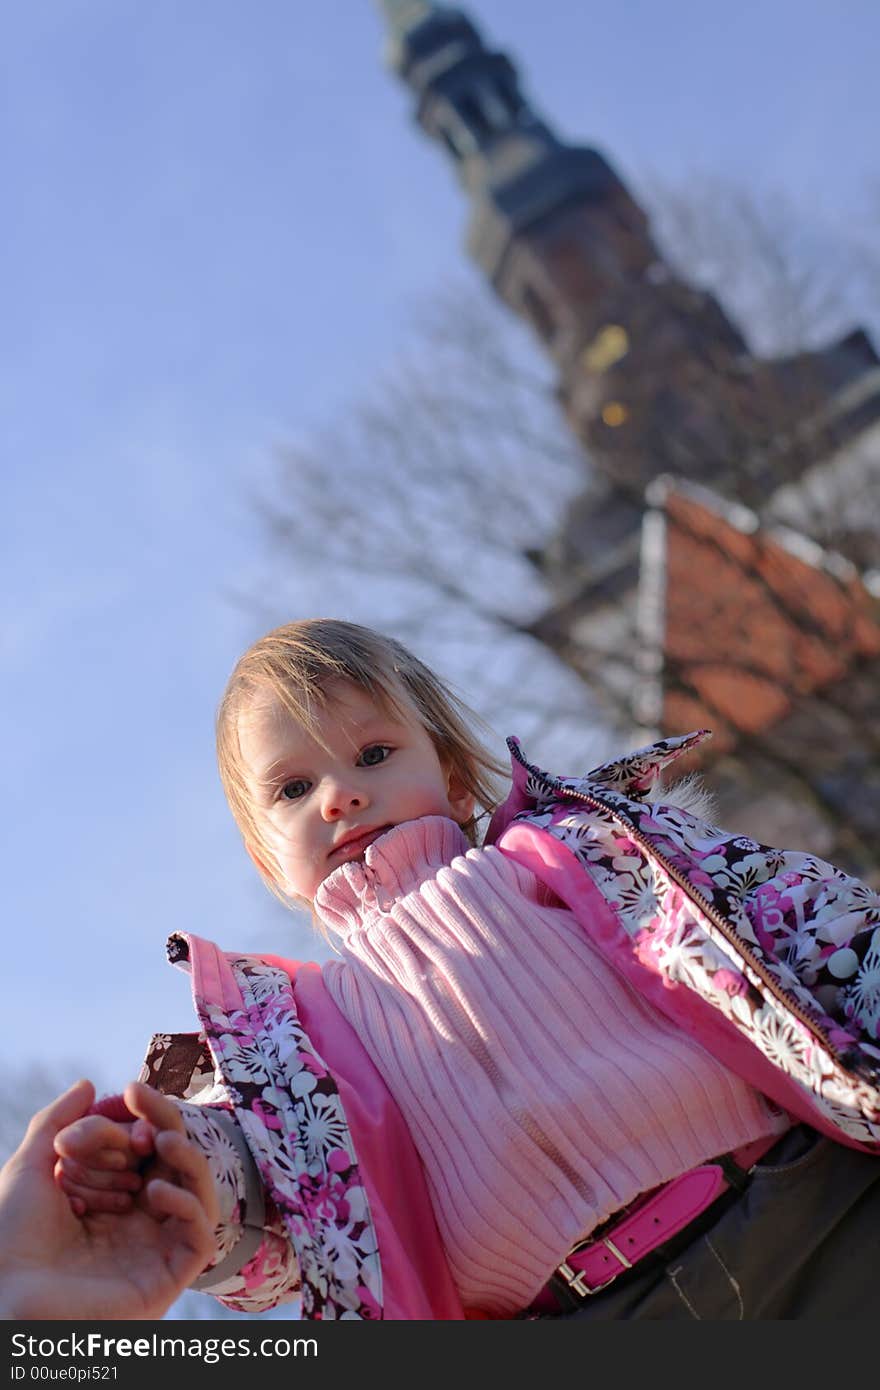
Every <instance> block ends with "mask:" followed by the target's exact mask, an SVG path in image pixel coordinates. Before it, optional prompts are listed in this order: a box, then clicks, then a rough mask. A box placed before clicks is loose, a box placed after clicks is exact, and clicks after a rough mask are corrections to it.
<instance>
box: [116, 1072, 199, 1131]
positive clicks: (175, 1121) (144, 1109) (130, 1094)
mask: <svg viewBox="0 0 880 1390" xmlns="http://www.w3.org/2000/svg"><path fill="white" fill-rule="evenodd" d="M124 1095H125V1103H126V1105H127V1106H128V1108H129V1110H130V1111H131V1112H132V1114H134V1115H139V1116H140V1118H141V1120H142V1121H144V1120H145V1121H147V1122H148V1123H149V1124H150V1125H151V1126H152V1127H153V1129H154V1131H155V1130H158V1129H165V1130H176V1131H177V1132H178V1134H184V1133H185V1127H184V1123H183V1117H182V1115H181V1113H180V1111H179V1109H178V1107H177V1105H176V1104H175V1103H174V1101H173V1100H170V1099H169V1097H168V1096H163V1095H162V1094H161V1092H160V1091H156V1090H154V1088H153V1087H152V1086H145V1085H144V1084H143V1082H141V1081H130V1082H129V1084H128V1085H127V1086H126V1088H125V1092H124Z"/></svg>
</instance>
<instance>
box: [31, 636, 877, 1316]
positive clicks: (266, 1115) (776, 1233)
mask: <svg viewBox="0 0 880 1390" xmlns="http://www.w3.org/2000/svg"><path fill="white" fill-rule="evenodd" d="M703 737H705V735H703V734H693V735H689V736H687V737H684V738H678V739H671V740H666V741H664V742H661V743H658V744H656V745H654V746H653V747H652V748H649V749H647V750H644V751H642V752H640V753H637V754H634V755H632V756H631V757H629V758H625V759H622V760H621V761H619V762H615V763H611V764H606V765H604V766H602V767H600V768H597V769H595V770H594V771H593V772H592V773H591V774H590V775H589V776H588V777H587V778H585V779H584V780H583V781H574V780H567V779H559V778H553V777H550V776H548V775H546V774H544V773H542V772H540V771H539V770H538V769H536V768H534V767H532V766H531V765H530V764H528V763H527V762H526V761H525V760H524V759H523V757H522V755H521V753H520V751H519V748H518V746H517V744H516V742H515V741H514V740H510V750H511V755H512V767H513V785H512V788H511V790H510V793H509V795H508V797H507V800H506V801H505V802H504V804H503V805H501V806H499V807H497V809H495V811H494V814H493V815H492V818H491V822H490V824H489V827H488V831H487V833H486V836H485V842H484V844H483V845H482V847H478V846H477V835H476V829H475V827H476V824H477V815H476V812H477V808H478V807H483V808H489V807H491V806H492V805H493V804H494V802H495V800H496V797H495V793H494V788H493V779H494V777H495V775H496V773H497V771H498V769H497V768H496V766H495V764H494V763H493V760H492V758H491V757H490V756H489V754H488V753H487V752H486V751H485V750H484V749H483V748H482V746H481V745H480V744H479V742H478V741H477V740H476V739H475V737H474V735H473V734H472V733H471V732H470V729H469V727H468V723H467V718H466V714H465V712H464V710H463V708H462V707H461V706H459V705H458V703H457V702H456V700H455V699H454V697H453V696H452V695H451V694H450V692H449V691H448V690H447V689H446V688H445V687H444V686H443V684H442V683H441V682H440V681H439V680H438V679H437V677H436V676H434V675H433V674H432V673H431V672H430V671H429V670H428V669H427V668H426V667H425V666H424V665H423V664H422V663H421V662H419V661H418V660H417V659H416V658H415V657H414V656H413V655H412V654H411V653H410V652H408V651H407V650H406V649H405V648H404V647H402V646H401V645H400V644H399V643H397V642H395V641H392V640H390V639H388V638H385V637H382V636H380V635H379V634H377V633H374V632H371V631H369V630H367V629H365V628H362V627H358V626H355V625H353V624H349V623H343V622H337V621H332V620H314V621H309V622H300V623H292V624H289V625H288V626H286V627H282V628H279V629H277V630H276V631H274V632H272V633H269V634H268V635H267V636H266V637H264V638H263V639H262V640H261V641H259V642H257V643H256V644H255V645H254V646H253V647H252V648H251V649H250V650H249V651H248V652H247V653H246V654H245V655H244V656H243V657H242V659H241V660H240V662H239V663H238V665H237V666H236V668H235V670H234V672H233V674H232V677H231V679H230V682H229V685H228V687H227V690H226V693H225V695H224V698H223V701H222V704H221V706H220V711H219V717H218V753H219V762H220V771H221V776H222V779H223V785H224V788H225V791H226V794H227V797H228V799H229V803H230V806H231V808H232V812H233V814H234V816H235V818H236V820H237V822H238V825H239V827H240V829H241V831H242V835H243V838H244V842H245V846H246V848H247V850H248V853H249V854H250V856H251V858H252V859H253V861H254V863H255V864H256V866H257V868H258V870H259V872H260V873H261V875H262V876H263V878H264V880H265V882H266V883H267V884H268V886H269V887H270V888H271V889H272V890H273V891H274V892H276V893H278V894H279V895H280V896H282V897H283V898H284V899H286V900H288V901H295V902H304V901H305V902H308V903H310V904H311V906H312V910H313V913H314V917H315V921H316V923H317V925H318V927H319V929H320V930H322V931H323V932H324V933H326V935H327V936H328V938H329V939H330V941H331V942H332V943H333V945H334V947H335V950H336V953H337V958H336V959H334V960H331V961H330V962H329V963H327V964H326V965H324V966H323V967H321V968H319V967H317V966H315V965H309V964H306V965H298V964H295V963H292V962H287V961H283V960H280V959H278V958H274V957H241V956H239V955H235V954H231V953H223V952H221V951H219V950H218V949H217V948H216V947H215V946H213V945H211V944H210V943H208V942H205V941H201V940H199V939H198V938H196V937H187V938H183V937H174V938H172V940H171V942H170V943H169V944H170V954H171V957H172V959H173V960H175V961H177V962H180V963H184V964H186V965H187V966H188V968H189V969H190V970H191V972H192V978H193V991H194V996H195V1002H196V1007H197V1009H198V1013H199V1017H200V1021H201V1024H202V1034H201V1035H199V1036H198V1037H188V1038H187V1039H181V1038H177V1039H170V1038H168V1037H160V1038H158V1039H154V1040H153V1046H152V1048H151V1051H150V1054H149V1057H148V1062H147V1067H146V1071H145V1073H143V1075H144V1077H145V1079H148V1080H150V1081H151V1083H152V1084H154V1085H156V1086H158V1087H159V1089H161V1090H164V1091H166V1092H169V1093H173V1094H175V1095H177V1096H179V1097H180V1098H181V1100H182V1109H183V1112H184V1118H185V1121H186V1123H187V1128H188V1131H189V1133H190V1135H191V1137H195V1138H197V1139H198V1140H199V1142H200V1143H201V1144H202V1145H203V1147H204V1148H206V1149H207V1150H208V1152H209V1153H210V1155H211V1157H212V1161H213V1164H214V1167H215V1171H216V1173H217V1181H218V1188H219V1191H220V1194H221V1204H222V1205H223V1210H224V1217H225V1219H224V1224H223V1226H222V1229H221V1231H220V1233H219V1234H220V1255H219V1257H218V1261H217V1263H216V1264H215V1266H214V1267H212V1268H211V1269H210V1270H209V1271H208V1272H207V1273H206V1274H205V1275H203V1276H202V1280H201V1281H200V1285H201V1287H206V1288H210V1289H211V1290H212V1291H214V1292H215V1293H217V1295H218V1296H219V1297H221V1298H223V1300H224V1301H226V1302H229V1303H230V1304H231V1305H232V1306H234V1307H239V1308H241V1307H248V1308H252V1309H253V1308H261V1307H268V1306H272V1305H273V1304H274V1303H276V1302H279V1301H280V1300H281V1299H283V1298H285V1297H288V1296H290V1294H291V1292H293V1291H295V1290H296V1289H298V1288H301V1289H302V1304H303V1313H304V1315H305V1316H311V1317H406V1318H412V1317H430V1318H456V1317H462V1316H484V1317H485V1316H489V1317H501V1318H511V1317H516V1316H521V1315H525V1316H560V1315H565V1314H570V1315H573V1316H578V1317H592V1318H599V1319H602V1318H612V1317H614V1318H617V1317H648V1318H661V1317H662V1318H666V1317H677V1316H679V1317H699V1318H705V1317H713V1318H716V1317H745V1318H768V1317H806V1316H821V1315H825V1316H833V1315H835V1314H842V1315H847V1316H858V1315H860V1314H863V1313H865V1312H867V1311H869V1309H870V1310H871V1311H873V1309H874V1307H875V1306H876V1304H877V1302H878V1297H877V1295H876V1294H875V1293H874V1291H873V1288H874V1281H873V1280H872V1279H871V1278H869V1277H866V1276H868V1274H869V1267H868V1264H867V1260H868V1252H869V1251H870V1254H871V1256H872V1257H873V1250H874V1244H875V1241H876V1236H877V1234H878V1233H880V1181H878V1179H880V1164H878V1163H877V1162H876V1161H875V1160H874V1158H873V1156H872V1153H873V1151H874V1150H875V1149H876V1148H877V1145H878V1142H880V1092H878V1087H877V1078H878V1073H877V1065H878V1061H880V1049H878V1047H877V1046H876V1045H875V1040H876V1038H877V1036H878V1015H880V985H878V983H877V981H878V977H880V931H878V930H877V928H878V927H880V898H878V896H877V895H876V894H875V893H873V892H872V891H871V890H870V889H868V888H867V887H866V886H865V885H864V884H861V883H859V882H858V881H856V880H855V879H852V878H850V877H848V876H847V875H845V874H843V873H842V872H840V871H839V870H836V869H834V868H832V867H831V866H829V865H827V864H824V863H822V862H821V861H819V860H816V859H814V858H812V857H811V856H809V855H805V854H797V853H790V852H787V851H778V850H772V849H767V848H765V847H763V846H760V845H758V844H757V843H755V842H754V841H752V840H750V839H747V838H745V837H742V836H731V835H728V834H726V833H725V832H723V831H721V830H718V829H716V828H715V827H713V826H711V825H709V824H707V823H706V822H705V821H702V820H700V819H698V818H696V817H695V816H694V815H692V814H690V813H689V812H688V811H687V810H685V809H682V808H680V807H677V806H675V805H674V804H673V803H674V800H675V798H674V797H671V796H669V795H666V796H665V797H664V796H662V795H660V794H659V792H658V791H657V784H658V778H659V775H660V773H661V772H662V771H663V769H664V768H665V767H666V766H667V765H668V764H669V763H671V762H672V761H673V760H674V759H675V758H676V757H678V756H679V755H680V754H681V753H683V752H685V751H686V750H688V749H690V748H692V747H694V746H695V745H696V744H697V743H698V742H699V741H700V740H701V739H702V738H703ZM196 1097H197V1103H193V1100H194V1098H196ZM114 1105H116V1103H114V1102H111V1103H110V1104H109V1105H105V1106H104V1113H103V1115H101V1114H99V1115H97V1116H94V1117H92V1118H91V1119H90V1120H88V1121H83V1122H80V1125H79V1126H75V1127H74V1128H73V1129H72V1130H69V1131H67V1132H66V1133H65V1135H63V1136H62V1137H61V1138H60V1140H59V1152H61V1154H62V1155H63V1160H62V1167H63V1168H64V1169H65V1175H64V1181H65V1183H66V1185H67V1187H68V1190H69V1191H70V1192H72V1193H74V1194H75V1195H77V1196H79V1197H80V1199H81V1200H82V1201H86V1202H89V1203H90V1204H92V1205H93V1206H94V1205H95V1204H98V1205H99V1204H100V1203H101V1202H102V1201H105V1202H108V1203H112V1202H120V1203H124V1202H126V1201H128V1200H130V1198H128V1197H126V1196H125V1195H120V1193H119V1192H118V1191H113V1190H109V1191H106V1192H105V1194H104V1195H103V1196H102V1195H101V1194H100V1193H96V1192H95V1191H94V1187H95V1186H96V1185H99V1184H100V1185H102V1186H104V1187H105V1188H110V1189H112V1188H113V1187H114V1185H115V1186H116V1187H119V1186H121V1185H122V1186H124V1185H128V1186H129V1187H132V1188H133V1187H134V1186H135V1185H136V1182H137V1179H135V1178H134V1177H133V1176H132V1174H131V1171H130V1169H131V1167H132V1166H134V1165H135V1163H136V1162H137V1161H138V1160H139V1158H140V1155H141V1154H142V1153H143V1151H144V1149H145V1148H147V1147H148V1146H149V1142H150V1136H149V1134H148V1133H147V1132H145V1131H144V1129H143V1126H141V1127H140V1129H137V1128H135V1129H132V1128H131V1127H130V1126H128V1125H126V1124H124V1123H120V1118H121V1112H120V1111H119V1109H118V1105H116V1108H114ZM822 1135H826V1136H831V1140H832V1141H834V1142H831V1141H829V1140H828V1139H826V1138H823V1137H820V1136H822ZM108 1148H116V1149H119V1150H121V1151H122V1152H123V1154H124V1155H125V1161H126V1164H127V1165H128V1166H127V1169H126V1171H125V1172H124V1175H123V1176H121V1177H118V1176H116V1175H115V1174H114V1172H113V1171H104V1172H103V1173H101V1174H100V1175H99V1172H98V1170H99V1169H100V1167H101V1159H100V1151H102V1150H103V1151H105V1152H106V1150H107V1149H108ZM77 1160H78V1161H79V1166H78V1164H77ZM114 1161H115V1162H119V1161H120V1160H119V1159H118V1158H117V1159H115V1160H114ZM862 1252H864V1256H865V1259H864V1261H862V1259H861V1258H860V1255H861V1253H862Z"/></svg>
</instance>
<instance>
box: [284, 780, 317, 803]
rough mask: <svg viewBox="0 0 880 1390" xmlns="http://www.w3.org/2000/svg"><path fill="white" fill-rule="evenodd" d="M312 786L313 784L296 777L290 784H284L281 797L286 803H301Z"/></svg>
mask: <svg viewBox="0 0 880 1390" xmlns="http://www.w3.org/2000/svg"><path fill="white" fill-rule="evenodd" d="M310 786H311V783H310V782H307V781H306V780H305V778H304V777H294V778H292V780H291V781H290V782H285V783H284V786H283V787H282V788H281V795H282V797H283V798H284V800H285V801H299V799H300V797H301V796H305V794H306V792H307V791H308V789H309V787H310Z"/></svg>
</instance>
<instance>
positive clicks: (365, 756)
mask: <svg viewBox="0 0 880 1390" xmlns="http://www.w3.org/2000/svg"><path fill="white" fill-rule="evenodd" d="M390 754H391V749H390V748H389V746H388V744H387V743H371V744H370V746H369V748H365V749H364V750H363V752H362V753H361V755H360V757H359V758H358V762H359V764H360V765H361V767H375V766H376V765H377V763H384V762H385V760H386V758H388V757H389V756H390Z"/></svg>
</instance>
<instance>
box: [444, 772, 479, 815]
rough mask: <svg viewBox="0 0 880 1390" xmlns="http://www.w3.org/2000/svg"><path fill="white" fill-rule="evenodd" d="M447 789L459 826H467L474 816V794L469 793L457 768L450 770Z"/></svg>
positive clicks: (450, 804) (451, 808)
mask: <svg viewBox="0 0 880 1390" xmlns="http://www.w3.org/2000/svg"><path fill="white" fill-rule="evenodd" d="M446 787H447V796H448V798H449V806H450V810H451V811H452V814H453V817H454V818H455V820H457V821H458V823H459V825H466V824H467V822H468V821H469V820H470V818H471V816H472V815H473V814H474V794H473V792H469V791H468V789H467V787H466V786H465V784H464V781H463V779H462V777H461V775H460V774H459V772H458V770H457V768H455V767H451V768H450V769H449V772H448V774H447V778H446Z"/></svg>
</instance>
